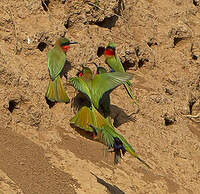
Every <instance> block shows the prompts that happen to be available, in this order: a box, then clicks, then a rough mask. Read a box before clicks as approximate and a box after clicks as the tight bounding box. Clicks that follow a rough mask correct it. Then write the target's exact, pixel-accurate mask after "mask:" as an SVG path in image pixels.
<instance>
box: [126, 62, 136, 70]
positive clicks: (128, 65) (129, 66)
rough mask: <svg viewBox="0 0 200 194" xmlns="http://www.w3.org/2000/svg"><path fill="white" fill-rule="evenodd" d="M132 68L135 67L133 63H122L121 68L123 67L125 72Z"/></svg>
mask: <svg viewBox="0 0 200 194" xmlns="http://www.w3.org/2000/svg"><path fill="white" fill-rule="evenodd" d="M134 66H135V63H131V62H130V61H129V60H125V61H124V63H123V67H124V69H125V71H126V70H128V69H130V68H131V67H134Z"/></svg>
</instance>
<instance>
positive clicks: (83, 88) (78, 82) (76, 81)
mask: <svg viewBox="0 0 200 194" xmlns="http://www.w3.org/2000/svg"><path fill="white" fill-rule="evenodd" d="M70 83H71V84H72V85H73V86H74V88H75V89H77V90H78V91H80V92H81V93H83V94H85V95H86V96H87V97H88V98H89V101H91V94H90V89H89V87H88V85H87V83H86V82H85V81H83V80H82V79H81V78H79V77H77V76H75V77H72V78H70Z"/></svg>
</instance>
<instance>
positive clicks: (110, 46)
mask: <svg viewBox="0 0 200 194" xmlns="http://www.w3.org/2000/svg"><path fill="white" fill-rule="evenodd" d="M115 50H116V44H115V43H114V42H110V43H109V44H108V46H107V47H106V49H105V51H104V55H105V56H106V57H112V56H114V55H115Z"/></svg>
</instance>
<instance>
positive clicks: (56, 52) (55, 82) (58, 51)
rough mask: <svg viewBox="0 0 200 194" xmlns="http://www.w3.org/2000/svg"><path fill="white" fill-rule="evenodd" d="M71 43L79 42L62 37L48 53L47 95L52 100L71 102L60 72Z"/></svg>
mask: <svg viewBox="0 0 200 194" xmlns="http://www.w3.org/2000/svg"><path fill="white" fill-rule="evenodd" d="M71 44H77V42H72V41H69V40H68V39H67V38H65V37H61V38H59V39H58V40H57V41H56V43H55V46H54V47H53V48H52V49H50V50H49V52H48V54H47V58H48V70H49V76H50V80H49V85H48V88H47V91H46V94H45V97H46V98H47V99H48V100H50V101H51V102H64V103H68V102H69V97H68V96H67V94H66V91H65V89H64V87H63V84H62V80H61V77H60V74H61V72H62V70H63V67H64V65H65V62H66V52H67V51H68V49H69V48H70V45H71Z"/></svg>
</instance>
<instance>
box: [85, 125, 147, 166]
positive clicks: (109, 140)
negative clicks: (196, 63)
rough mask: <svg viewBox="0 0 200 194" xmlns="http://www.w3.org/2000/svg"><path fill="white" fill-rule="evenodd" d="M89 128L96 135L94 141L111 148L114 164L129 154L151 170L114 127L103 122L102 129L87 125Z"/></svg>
mask: <svg viewBox="0 0 200 194" xmlns="http://www.w3.org/2000/svg"><path fill="white" fill-rule="evenodd" d="M89 126H90V127H91V128H92V129H93V133H94V134H96V139H98V140H99V141H101V142H102V143H103V144H105V145H106V146H107V147H108V149H112V148H113V151H112V152H114V153H115V155H114V164H118V163H119V161H120V158H122V155H125V153H126V152H129V153H130V154H131V155H132V156H134V157H135V158H137V159H138V160H139V161H140V162H142V163H143V164H144V165H145V166H147V167H148V168H150V169H151V167H150V166H149V165H148V164H147V163H146V162H145V161H144V160H142V159H141V158H140V157H139V156H138V155H137V154H136V152H135V150H134V149H133V147H132V146H131V145H130V144H129V143H128V141H127V140H126V139H125V138H124V137H123V136H122V135H121V134H119V133H117V131H116V130H115V129H114V127H113V126H111V125H109V123H108V122H107V124H106V121H105V122H104V124H103V125H102V127H99V128H98V127H95V126H93V125H92V124H89Z"/></svg>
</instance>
